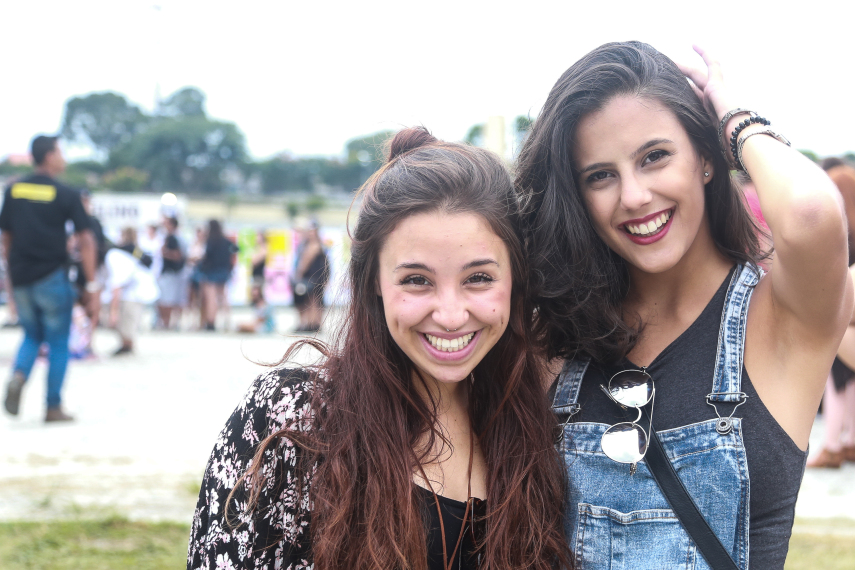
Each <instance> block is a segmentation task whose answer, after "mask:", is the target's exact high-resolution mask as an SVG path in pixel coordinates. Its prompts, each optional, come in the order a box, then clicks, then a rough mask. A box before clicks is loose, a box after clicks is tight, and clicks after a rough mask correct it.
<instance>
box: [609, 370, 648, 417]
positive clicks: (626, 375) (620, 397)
mask: <svg viewBox="0 0 855 570" xmlns="http://www.w3.org/2000/svg"><path fill="white" fill-rule="evenodd" d="M609 393H610V394H611V395H612V398H614V399H615V401H616V402H618V403H620V404H623V405H624V406H629V407H631V408H640V407H641V406H644V405H645V404H647V402H649V401H650V398H651V397H652V396H653V381H652V380H651V378H650V376H649V375H647V374H645V373H644V372H642V371H641V370H626V371H624V372H619V373H617V374H615V375H614V376H612V379H611V380H609Z"/></svg>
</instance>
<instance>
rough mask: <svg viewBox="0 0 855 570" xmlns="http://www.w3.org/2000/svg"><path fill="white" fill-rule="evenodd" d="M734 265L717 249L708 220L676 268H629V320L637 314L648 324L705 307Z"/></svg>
mask: <svg viewBox="0 0 855 570" xmlns="http://www.w3.org/2000/svg"><path fill="white" fill-rule="evenodd" d="M732 266H733V262H732V261H731V260H730V259H728V258H727V257H725V256H724V255H723V254H722V253H721V252H720V251H719V250H718V248H717V247H716V246H715V243H714V242H713V239H712V235H711V233H710V231H709V225H708V222H706V221H705V222H704V224H703V225H702V226H701V228H700V230H699V232H698V236H697V238H696V239H695V241H694V242H693V243H692V245H691V247H690V248H689V250H688V251H687V252H686V253H685V255H683V257H682V258H681V259H680V261H678V262H677V264H676V265H674V267H672V268H670V269H668V270H666V271H663V272H661V273H646V272H644V271H641V270H639V269H638V268H636V267H632V266H630V268H629V274H630V282H631V285H630V291H629V294H628V295H627V299H626V301H625V302H624V308H625V309H628V311H627V318H634V317H633V316H632V315H633V314H637V315H638V316H639V317H640V318H641V320H642V321H643V322H645V323H648V322H649V321H650V319H651V318H657V319H663V318H664V319H667V318H670V317H672V316H673V315H674V314H676V313H679V312H680V311H682V310H683V309H685V308H687V307H694V306H696V305H698V304H700V305H701V306H706V303H707V302H709V299H710V295H711V293H710V291H712V292H713V293H714V292H715V291H716V290H717V289H718V286H719V285H720V284H721V282H722V281H723V280H724V278H725V277H726V276H727V273H728V271H730V268H731V267H732ZM654 316H655V317H654Z"/></svg>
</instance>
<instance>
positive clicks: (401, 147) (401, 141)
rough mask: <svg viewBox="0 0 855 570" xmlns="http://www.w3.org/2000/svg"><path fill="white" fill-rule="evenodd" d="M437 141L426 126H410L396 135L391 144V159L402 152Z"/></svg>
mask: <svg viewBox="0 0 855 570" xmlns="http://www.w3.org/2000/svg"><path fill="white" fill-rule="evenodd" d="M435 142H437V138H436V137H434V136H433V135H432V134H430V132H428V130H427V129H426V128H424V127H409V128H406V129H404V130H402V131H400V132H398V134H397V135H395V138H393V139H392V142H391V143H390V144H389V160H394V159H396V158H398V157H399V156H401V155H402V154H404V153H406V152H409V151H411V150H415V149H417V148H419V147H423V146H427V145H429V144H433V143H435Z"/></svg>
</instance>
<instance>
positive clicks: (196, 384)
mask: <svg viewBox="0 0 855 570" xmlns="http://www.w3.org/2000/svg"><path fill="white" fill-rule="evenodd" d="M245 316H248V315H244V314H242V312H241V311H238V312H237V313H236V314H235V316H234V320H235V321H238V320H240V319H241V318H242V317H245ZM4 318H5V314H4V313H3V312H2V310H0V322H2V321H3V320H4ZM277 318H278V325H279V327H278V329H279V330H281V331H287V330H290V329H291V328H293V327H294V324H295V319H296V316H295V314H294V313H293V312H291V311H290V310H282V311H281V312H280V313H279V314H278V316H277ZM20 335H21V332H20V329H2V330H0V380H2V383H3V384H5V380H6V377H7V375H8V370H9V368H10V367H11V363H12V358H13V356H14V354H15V351H16V349H17V346H18V342H19V339H20ZM292 341H293V338H291V339H289V338H286V337H284V336H277V335H268V336H256V337H250V336H245V335H237V334H221V333H172V332H157V333H153V332H148V333H143V334H142V335H141V337H140V339H139V345H138V353H137V354H136V355H134V356H125V357H121V358H110V357H102V358H100V359H99V360H95V361H87V362H73V363H72V364H71V366H70V368H69V373H68V377H67V379H66V387H65V390H64V395H65V406H66V408H67V410H68V411H69V412H71V413H73V414H74V415H75V416H76V417H77V421H76V422H74V423H71V424H66V425H47V426H46V425H45V424H44V423H43V422H42V419H43V416H44V393H45V381H44V375H45V364H44V362H40V363H38V364H37V365H36V369H35V370H34V373H33V377H32V378H31V382H29V383H28V385H27V386H26V390H25V392H24V397H23V402H22V409H21V414H20V415H19V416H18V417H17V418H15V419H13V418H11V417H9V416H8V415H6V414H5V412H3V413H0V520H14V519H43V518H56V517H63V516H75V515H79V514H89V513H92V514H97V513H99V512H103V513H119V514H122V515H125V516H127V517H129V518H131V519H145V520H164V519H167V520H175V521H182V522H186V523H188V524H189V522H190V519H191V518H192V512H193V507H194V505H195V501H196V493H197V491H198V485H199V481H200V479H201V476H202V472H203V470H204V468H205V463H206V461H207V459H208V454H209V452H210V450H211V447H212V446H213V443H214V440H215V439H216V436H217V433H218V432H219V430H220V428H221V427H222V425H223V423H224V422H225V420H226V419H227V418H228V416H229V414H230V413H231V411H232V410H233V409H234V407H235V405H236V404H237V403H238V401H240V399H241V397H242V396H243V394H244V392H245V391H246V389H247V387H248V386H249V384H250V383H251V382H252V380H253V379H254V378H255V376H257V375H258V374H259V373H260V372H261V371H262V368H261V367H260V366H258V365H256V364H253V363H252V362H250V359H252V360H257V361H259V360H260V361H268V362H271V361H275V360H277V359H278V358H279V357H280V356H281V355H282V353H283V352H284V351H285V349H286V348H287V346H288V345H289V343H290V342H292ZM95 346H96V350H97V351H98V352H99V353H100V354H109V353H110V352H111V351H112V350H114V349H115V347H116V346H117V341H116V339H115V338H114V335H113V334H112V333H110V331H99V332H98V334H97V335H96V339H95ZM820 434H821V422H817V426H815V429H814V435H813V437H812V442H814V443H813V446H814V448H815V449H818V446H819V441H818V439H817V438H818V436H819V435H820ZM796 514H797V516H799V517H804V518H808V519H817V518H828V519H831V518H834V517H842V518H849V519H851V520H855V464H848V465H846V466H845V467H844V468H842V469H840V470H809V471H808V473H807V475H806V476H805V481H804V485H803V487H802V492H801V495H800V497H799V502H798V505H797V508H796ZM817 522H818V521H811V523H810V524H811V525H812V526H815V525H816V524H817ZM820 524H823V523H820ZM828 524H829V526H830V527H833V526H836V525H835V523H834V522H833V521H829V522H828ZM845 526H846V527H847V528H848V529H849V530H847V531H844V532H850V531H851V530H852V528H853V527H852V526H851V524H847V525H845ZM820 532H823V531H820Z"/></svg>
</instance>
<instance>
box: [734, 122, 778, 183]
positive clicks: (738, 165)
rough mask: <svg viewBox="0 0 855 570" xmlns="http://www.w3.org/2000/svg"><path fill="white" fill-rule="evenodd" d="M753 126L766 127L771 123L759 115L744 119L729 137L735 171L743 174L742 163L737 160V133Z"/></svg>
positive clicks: (743, 167)
mask: <svg viewBox="0 0 855 570" xmlns="http://www.w3.org/2000/svg"><path fill="white" fill-rule="evenodd" d="M754 124H759V125H764V126H767V127H768V126H769V125H771V124H772V122H771V121H769V119H764V118H763V117H761V116H759V115H753V116H752V117H751V118H748V119H745V120H744V121H742V122H741V123H739V124H738V125H736V128H735V129H733V134H732V135H731V137H730V154H731V155H733V160H734V162H735V163H736V168H737V170H741V171H742V172H745V166H743V164H742V161H741V160H740V159H739V156H738V154H739V152H738V148H737V142H738V137H739V133H741V132H742V131H743V130H745V128H746V127H749V126H751V125H754Z"/></svg>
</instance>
